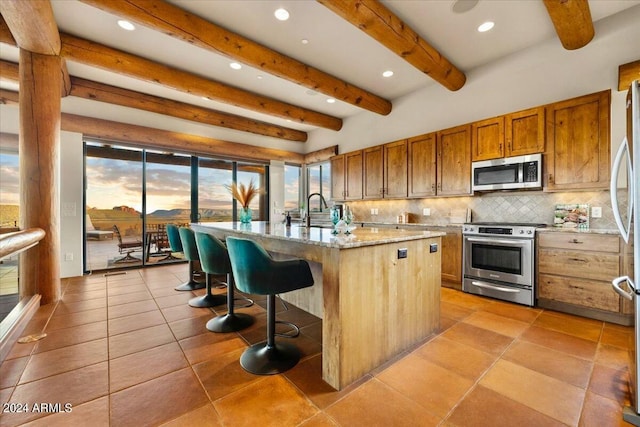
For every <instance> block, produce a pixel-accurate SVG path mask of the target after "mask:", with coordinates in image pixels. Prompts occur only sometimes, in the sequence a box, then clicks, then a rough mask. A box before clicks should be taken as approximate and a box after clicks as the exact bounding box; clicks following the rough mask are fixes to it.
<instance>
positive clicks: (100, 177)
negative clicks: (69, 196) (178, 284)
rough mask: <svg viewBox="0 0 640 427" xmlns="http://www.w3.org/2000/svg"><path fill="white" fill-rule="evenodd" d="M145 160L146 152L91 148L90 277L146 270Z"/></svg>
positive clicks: (88, 171) (88, 169)
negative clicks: (122, 270)
mask: <svg viewBox="0 0 640 427" xmlns="http://www.w3.org/2000/svg"><path fill="white" fill-rule="evenodd" d="M142 160H143V152H142V150H138V149H135V148H128V147H120V146H113V145H107V144H102V143H87V144H86V156H85V175H86V191H85V198H86V199H85V200H86V202H85V206H86V215H85V237H86V258H85V269H86V270H87V271H93V270H103V269H107V268H120V267H123V266H132V265H136V266H139V265H141V264H142V261H143V257H144V255H143V250H144V235H143V234H144V233H143V224H142V212H143V209H142V208H143V206H142V200H143V198H142V189H143V186H142V182H143V181H142V179H143V168H142V165H143V162H142Z"/></svg>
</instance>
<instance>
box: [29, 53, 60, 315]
mask: <svg viewBox="0 0 640 427" xmlns="http://www.w3.org/2000/svg"><path fill="white" fill-rule="evenodd" d="M61 68H62V62H61V58H60V57H59V56H53V55H42V54H37V53H32V52H29V51H27V50H24V49H20V67H19V72H20V95H19V97H20V102H19V103H20V138H19V153H20V226H21V228H23V229H26V228H33V227H38V228H41V229H43V230H44V231H45V233H46V235H45V237H44V238H43V239H42V240H41V241H40V244H39V245H37V246H36V247H35V248H33V249H32V250H31V251H30V252H29V253H28V256H21V257H20V258H21V259H20V285H21V288H20V293H21V297H24V296H28V295H34V294H40V295H41V302H42V304H49V303H54V302H56V301H58V299H59V298H60V235H59V234H60V224H59V215H60V214H59V213H60V189H59V174H60V159H59V157H60V93H61V90H62V79H61Z"/></svg>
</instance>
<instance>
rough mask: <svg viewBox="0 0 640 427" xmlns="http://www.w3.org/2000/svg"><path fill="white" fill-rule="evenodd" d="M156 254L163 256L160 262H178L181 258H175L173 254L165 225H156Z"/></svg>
mask: <svg viewBox="0 0 640 427" xmlns="http://www.w3.org/2000/svg"><path fill="white" fill-rule="evenodd" d="M155 244H156V253H157V254H158V255H161V256H164V258H162V260H161V261H167V260H180V259H182V258H179V257H176V256H174V254H173V250H172V249H171V245H170V244H169V235H168V234H167V225H166V224H158V233H157V234H156V240H155Z"/></svg>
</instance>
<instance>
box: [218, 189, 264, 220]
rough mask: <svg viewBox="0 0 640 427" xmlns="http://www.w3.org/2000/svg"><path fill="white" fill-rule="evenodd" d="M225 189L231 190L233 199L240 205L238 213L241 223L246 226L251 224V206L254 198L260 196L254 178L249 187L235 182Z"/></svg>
mask: <svg viewBox="0 0 640 427" xmlns="http://www.w3.org/2000/svg"><path fill="white" fill-rule="evenodd" d="M225 188H226V189H227V190H229V192H230V193H231V195H232V196H233V198H234V199H236V200H237V201H238V203H239V204H240V209H239V212H238V217H239V218H240V222H241V223H245V224H246V223H249V222H251V209H250V208H249V204H250V203H251V201H252V200H253V198H254V197H256V196H257V195H258V194H260V189H259V188H258V187H256V185H255V182H254V181H253V178H251V181H249V185H244V184H238V183H236V182H234V183H232V184H231V185H225Z"/></svg>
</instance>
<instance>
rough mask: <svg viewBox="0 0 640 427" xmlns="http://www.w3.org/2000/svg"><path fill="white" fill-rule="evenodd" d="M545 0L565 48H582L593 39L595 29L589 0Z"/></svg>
mask: <svg viewBox="0 0 640 427" xmlns="http://www.w3.org/2000/svg"><path fill="white" fill-rule="evenodd" d="M543 1H544V5H545V7H546V8H547V12H548V13H549V17H550V18H551V22H552V23H553V26H554V27H555V29H556V33H557V34H558V38H559V39H560V42H561V43H562V46H564V48H565V49H567V50H575V49H580V48H581V47H583V46H586V45H587V43H589V42H590V41H591V40H592V39H593V36H594V34H595V30H594V28H593V19H591V10H590V9H589V1H588V0H543Z"/></svg>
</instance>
